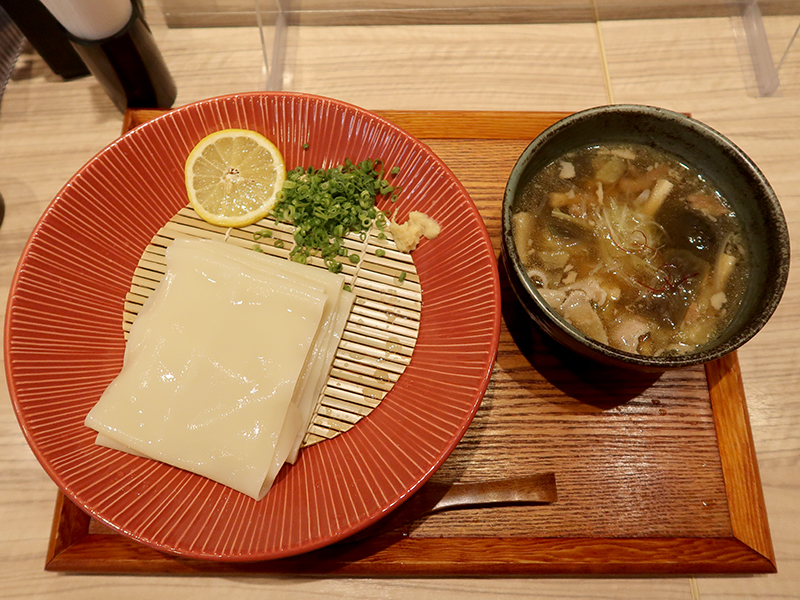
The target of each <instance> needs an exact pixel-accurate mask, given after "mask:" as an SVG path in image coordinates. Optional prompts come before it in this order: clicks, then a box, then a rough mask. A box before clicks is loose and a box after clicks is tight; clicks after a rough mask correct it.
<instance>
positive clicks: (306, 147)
mask: <svg viewBox="0 0 800 600" xmlns="http://www.w3.org/2000/svg"><path fill="white" fill-rule="evenodd" d="M303 150H308V142H306V143H305V144H303Z"/></svg>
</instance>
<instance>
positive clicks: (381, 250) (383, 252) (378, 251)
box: [375, 248, 386, 257]
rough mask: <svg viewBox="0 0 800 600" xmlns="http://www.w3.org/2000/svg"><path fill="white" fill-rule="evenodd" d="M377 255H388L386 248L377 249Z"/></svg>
mask: <svg viewBox="0 0 800 600" xmlns="http://www.w3.org/2000/svg"><path fill="white" fill-rule="evenodd" d="M375 256H378V257H381V256H386V250H384V249H383V248H378V249H377V250H375Z"/></svg>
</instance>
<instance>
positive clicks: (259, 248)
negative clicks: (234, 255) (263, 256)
mask: <svg viewBox="0 0 800 600" xmlns="http://www.w3.org/2000/svg"><path fill="white" fill-rule="evenodd" d="M253 250H255V251H256V252H264V250H263V248H261V246H259V245H258V244H253Z"/></svg>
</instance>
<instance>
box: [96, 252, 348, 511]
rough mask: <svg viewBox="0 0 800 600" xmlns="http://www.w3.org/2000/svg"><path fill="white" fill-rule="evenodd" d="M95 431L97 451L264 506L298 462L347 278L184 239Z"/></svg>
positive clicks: (102, 403)
mask: <svg viewBox="0 0 800 600" xmlns="http://www.w3.org/2000/svg"><path fill="white" fill-rule="evenodd" d="M166 258H167V269H166V273H165V276H164V279H163V280H162V282H161V283H160V284H159V286H158V287H157V288H156V290H155V291H154V293H153V294H152V295H151V297H150V298H149V299H148V300H147V302H146V303H145V304H144V306H143V307H142V310H141V311H140V312H139V315H138V316H137V319H136V321H135V322H134V324H133V326H132V327H131V331H130V334H129V336H128V341H127V345H126V348H125V355H124V359H123V367H122V370H121V372H120V374H119V375H118V376H117V378H116V379H115V380H114V381H113V382H112V383H111V384H110V385H109V387H108V388H107V389H106V391H105V392H104V393H103V395H102V396H101V398H100V400H99V401H98V403H97V404H96V405H95V407H94V408H93V409H92V410H91V411H90V412H89V414H88V415H87V417H86V425H87V426H89V427H91V428H92V429H94V430H96V431H97V432H98V436H97V443H99V444H102V445H105V446H109V447H112V448H116V449H119V450H124V451H128V452H131V453H133V454H137V455H140V456H145V457H148V458H152V459H156V460H160V461H162V462H165V463H168V464H171V465H173V466H176V467H179V468H182V469H186V470H188V471H192V472H194V473H197V474H199V475H203V476H205V477H208V478H210V479H213V480H215V481H218V482H220V483H222V484H224V485H227V486H229V487H231V488H233V489H236V490H238V491H240V492H242V493H244V494H247V495H249V496H251V497H253V498H255V499H257V500H259V499H261V498H263V497H264V495H266V493H267V491H268V490H269V488H270V486H271V485H272V482H273V481H274V478H275V477H276V476H277V474H278V471H279V470H280V468H281V467H282V466H283V464H284V463H285V462H286V461H287V459H290V458H291V459H294V458H296V457H297V452H298V451H299V447H300V443H301V442H302V439H303V437H304V435H305V431H306V429H307V427H308V423H309V422H310V419H311V417H312V416H313V412H314V408H315V407H316V403H317V399H318V397H319V394H320V392H321V390H322V388H323V387H324V385H325V381H326V380H327V377H328V373H329V370H330V365H331V362H332V360H333V355H334V354H335V350H336V346H337V345H338V341H339V339H340V338H341V333H342V329H343V327H344V322H345V321H346V316H347V314H348V313H349V310H350V307H351V306H352V301H353V295H352V294H351V293H349V292H346V291H344V290H343V289H342V287H343V282H344V280H343V278H342V277H341V276H340V275H334V274H332V273H329V272H327V271H322V270H320V269H313V268H310V267H307V266H305V265H299V264H296V263H290V262H288V261H285V260H281V259H276V258H272V257H269V256H265V255H260V254H257V253H254V252H252V251H250V250H247V249H243V248H237V247H234V246H232V245H230V244H225V243H222V242H215V241H205V240H175V242H174V243H173V244H172V245H171V246H170V247H169V248H168V249H167V255H166Z"/></svg>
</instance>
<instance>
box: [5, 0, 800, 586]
mask: <svg viewBox="0 0 800 600" xmlns="http://www.w3.org/2000/svg"><path fill="white" fill-rule="evenodd" d="M146 3H147V4H148V15H149V18H150V20H151V23H152V24H153V25H154V34H155V36H156V39H157V41H158V43H159V46H160V47H161V49H162V51H163V52H164V54H165V57H166V60H167V63H168V65H169V67H170V69H171V70H172V72H173V74H174V75H175V77H176V80H177V82H178V88H179V96H178V101H177V104H178V105H180V104H183V103H186V102H190V101H193V100H198V99H201V98H204V97H207V96H211V95H217V94H223V93H234V92H237V91H244V90H251V89H258V88H259V87H260V86H261V85H263V81H264V79H265V77H264V72H263V71H262V56H263V54H262V51H261V45H260V39H259V35H258V31H257V30H256V29H255V28H221V27H220V28H214V29H168V28H166V27H164V19H163V15H162V14H161V12H160V6H159V4H157V3H156V2H155V0H152V1H151V0H147V2H146ZM793 4H794V6H795V7H796V6H797V5H796V3H793ZM601 8H602V4H601ZM601 18H602V11H601ZM799 22H800V17H798V16H797V13H796V10H795V12H794V13H792V12H789V13H788V14H784V15H783V16H776V17H774V18H773V17H769V18H767V19H766V20H765V23H766V26H767V31H768V33H769V36H770V44H771V46H772V52H773V56H774V57H775V58H776V60H777V59H778V58H780V56H781V55H782V54H783V52H784V50H785V49H786V47H787V45H788V43H789V40H790V39H791V35H792V33H793V32H794V31H795V29H796V27H797V25H798V23H799ZM375 34H376V32H374V31H373V32H370V31H360V30H359V28H347V27H342V28H336V27H334V28H309V29H308V30H304V31H295V32H292V34H291V40H290V41H292V42H293V43H294V44H295V46H293V48H292V49H291V52H292V55H293V56H296V57H299V59H300V60H298V61H297V62H296V63H295V64H296V66H297V69H296V71H295V72H294V80H293V81H294V87H292V88H290V89H298V90H302V91H313V92H317V93H322V94H326V95H330V96H335V97H338V98H340V99H343V100H347V101H350V102H354V103H356V104H360V105H362V106H364V107H366V108H370V109H401V110H420V109H456V110H497V109H501V110H554V111H572V110H576V109H579V108H583V107H587V106H591V105H594V104H602V103H605V102H607V101H609V100H610V99H613V100H614V101H617V102H631V101H635V102H647V103H651V104H660V105H664V106H666V107H668V108H672V109H675V110H680V111H684V112H691V113H692V114H693V115H694V116H696V117H698V118H700V119H702V120H704V121H706V122H708V123H710V124H712V125H713V126H715V127H716V128H718V129H720V130H721V131H722V132H723V133H726V134H727V135H729V136H731V137H732V138H733V139H734V141H736V142H737V143H739V144H740V145H742V147H743V148H744V149H745V150H746V151H747V152H748V153H750V154H751V155H752V156H753V158H754V159H755V160H756V161H757V162H758V164H759V166H760V167H761V168H762V170H764V172H765V173H766V174H767V176H768V178H769V179H770V181H771V182H772V183H773V185H774V186H775V188H776V190H777V192H778V195H779V197H780V198H781V201H782V203H783V206H784V210H785V212H786V215H787V219H788V221H789V227H790V232H791V235H792V238H793V239H796V238H797V235H798V232H800V196H799V195H798V190H800V170H798V169H797V159H796V156H797V140H798V139H800V127H799V126H798V123H799V122H800V89H799V88H798V85H799V84H800V45H798V43H797V42H795V45H794V47H793V48H792V49H791V51H790V52H789V54H788V56H787V60H786V62H785V63H784V65H783V68H782V69H781V72H780V75H781V82H782V85H781V88H780V90H779V92H778V94H776V95H775V96H774V97H772V98H759V97H757V96H755V95H753V92H752V89H751V88H750V87H749V85H748V77H749V74H748V65H747V64H746V62H744V61H743V59H742V54H741V51H740V48H739V46H738V45H737V40H736V34H735V31H734V28H733V26H732V23H731V21H730V19H728V18H726V17H722V18H716V19H668V20H664V19H654V20H652V21H648V20H636V21H614V22H611V21H607V20H604V21H603V22H602V23H601V27H599V28H596V27H595V25H594V24H593V23H591V22H588V23H563V24H547V25H541V26H537V25H533V26H525V25H520V26H485V27H469V26H458V27H442V28H425V27H413V26H412V27H388V28H385V29H381V30H380V35H375ZM270 35H271V34H270V33H269V32H267V37H268V39H267V43H268V47H271V38H270ZM384 41H385V43H384ZM601 41H602V42H603V46H602V49H603V50H604V51H605V55H606V57H607V59H606V61H605V64H606V65H607V67H608V76H609V77H608V81H606V77H605V73H604V71H603V66H604V60H603V52H601V46H600V42H601ZM298 42H300V44H299V45H298ZM376 82H378V83H376ZM121 125H122V116H121V115H120V114H119V113H118V112H117V111H116V109H115V108H114V107H113V105H111V103H110V101H109V100H108V98H107V97H106V96H105V95H104V93H103V92H102V90H101V89H100V88H99V86H98V84H97V83H96V82H95V81H93V80H91V79H82V80H76V81H72V82H61V81H59V80H58V79H57V78H55V77H54V76H53V75H52V74H50V73H49V72H48V70H47V68H46V66H45V65H44V63H43V62H42V61H41V59H39V58H38V57H37V56H36V55H35V54H33V53H32V52H31V51H30V50H27V51H26V52H24V53H23V56H22V57H21V59H20V61H19V63H18V66H17V69H16V71H15V74H14V77H13V80H12V81H11V83H10V84H9V87H8V88H7V90H6V93H5V96H4V99H3V104H2V110H1V111H0V193H2V194H3V197H4V198H5V201H6V205H7V211H6V219H5V222H4V223H3V225H2V229H0V294H2V295H3V296H5V295H6V294H7V292H8V289H9V282H10V280H11V277H12V273H13V269H14V266H15V264H16V261H17V258H18V257H19V254H20V252H21V251H22V249H23V246H24V243H25V241H26V239H27V237H28V235H29V233H30V230H31V229H32V227H33V225H34V224H35V222H36V220H37V219H38V216H39V215H40V214H41V212H42V211H43V210H44V209H45V207H46V205H47V203H48V202H49V200H50V199H51V198H52V197H53V196H54V195H55V194H56V192H57V191H58V189H59V188H60V187H61V186H62V185H63V184H64V182H66V181H67V179H68V178H69V177H70V175H71V174H72V173H74V172H75V171H76V170H77V168H78V167H80V165H81V164H83V162H85V161H86V160H87V159H88V158H90V157H91V156H92V155H93V154H94V153H95V152H97V151H99V150H100V149H101V148H102V147H103V146H104V145H105V144H107V143H109V142H111V141H112V140H113V139H114V138H115V137H116V136H117V135H118V132H119V130H120V127H121ZM793 258H794V259H796V258H797V253H796V252H794V253H793ZM793 264H797V260H794V263H793ZM798 281H800V280H798V278H797V275H796V268H795V267H794V266H793V269H792V273H791V275H790V279H789V287H788V289H787V293H786V296H785V298H784V301H783V302H782V304H781V306H780V307H779V309H778V311H777V313H776V315H775V317H774V318H773V320H772V321H771V322H770V324H768V325H767V327H766V328H765V329H764V330H763V331H762V332H761V333H760V334H759V335H758V336H756V338H755V339H754V340H752V341H751V342H750V343H748V345H747V346H745V348H743V349H742V350H741V351H740V352H739V361H740V364H741V369H742V375H743V382H744V387H745V394H746V398H747V403H748V407H749V412H750V422H751V426H752V432H753V437H754V443H755V447H756V452H757V458H758V466H759V469H760V474H761V479H762V482H763V485H764V494H765V502H766V509H767V513H768V516H769V519H770V524H771V530H772V534H773V542H774V544H775V554H776V560H777V563H778V564H779V565H780V570H779V573H778V574H777V575H768V576H759V577H749V578H726V577H713V578H703V579H700V580H698V581H695V582H693V581H691V580H689V579H686V578H661V579H659V578H655V579H654V578H647V579H631V578H625V579H611V580H608V579H594V578H590V579H584V578H569V579H543V580H535V579H534V580H532V579H530V578H523V579H516V578H491V579H480V578H470V577H465V578H461V579H439V578H425V579H416V578H402V579H389V580H386V579H378V580H372V579H352V578H345V579H341V578H329V577H309V578H272V577H269V578H253V577H206V578H180V579H175V578H170V577H148V576H135V577H133V576H107V577H94V576H89V577H82V576H75V577H60V576H58V575H56V574H53V573H45V572H44V570H43V568H44V553H45V551H46V547H47V540H48V538H49V533H50V523H51V518H52V514H53V503H54V499H55V488H54V486H53V484H52V483H51V482H50V480H49V478H48V477H47V475H46V474H45V473H44V472H43V471H42V470H41V468H40V467H39V465H38V463H37V462H36V461H35V459H34V458H33V455H32V453H31V452H30V450H29V449H28V448H27V446H26V444H25V442H24V440H23V438H22V435H21V433H20V431H19V426H18V424H17V422H16V419H15V417H14V415H13V414H12V411H11V409H10V403H8V402H7V401H6V402H3V403H0V443H1V444H2V447H3V453H2V458H0V519H2V526H0V571H2V575H0V583H1V584H2V585H0V589H2V592H0V595H2V596H4V597H14V598H17V597H39V598H48V597H53V598H59V599H61V598H80V599H82V600H85V599H87V598H106V597H108V596H109V595H112V596H115V597H120V598H127V597H131V598H141V597H142V596H154V597H160V596H168V595H169V596H172V595H176V594H177V593H183V594H186V595H192V596H193V597H194V598H197V599H198V600H202V599H204V598H219V597H220V596H221V595H222V596H226V597H234V598H238V597H241V598H250V597H259V598H260V597H264V596H265V595H267V596H269V597H270V598H276V599H284V598H296V597H298V596H299V595H307V596H309V597H347V598H375V597H383V598H398V599H406V598H408V599H412V598H413V599H414V600H418V599H420V598H431V597H435V598H437V599H438V598H441V599H443V600H451V599H456V598H458V599H462V598H495V597H502V596H504V595H505V596H508V597H512V596H513V597H536V598H561V599H578V598H581V599H585V598H593V599H598V600H600V599H606V598H608V599H611V598H615V599H616V598H620V599H627V598H631V599H633V598H636V599H639V598H643V597H647V598H652V599H653V600H672V599H680V600H690V599H691V600H695V599H696V598H702V599H703V600H706V599H717V598H719V599H729V598H747V599H751V598H754V599H764V600H767V599H769V600H772V599H774V598H798V597H800V592H798V590H800V559H799V558H798V557H800V545H799V544H800V542H799V541H798V540H800V512H798V508H797V506H798V503H797V498H798V495H799V494H800V483H798V482H800V436H798V435H797V428H798V422H800V394H798V391H797V390H798V389H800V370H798V369H797V364H799V363H800V346H798V344H797V339H798V337H799V336H798V333H799V332H798V329H799V328H800V287H798V286H799V285H800V284H798ZM179 588H180V590H179V592H178V589H179Z"/></svg>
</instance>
